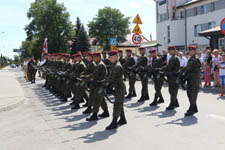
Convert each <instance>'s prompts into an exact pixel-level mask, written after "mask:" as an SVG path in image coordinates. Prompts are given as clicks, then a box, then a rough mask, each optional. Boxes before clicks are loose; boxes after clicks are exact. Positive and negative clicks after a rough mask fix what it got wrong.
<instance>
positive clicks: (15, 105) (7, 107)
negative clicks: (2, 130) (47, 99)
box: [0, 97, 26, 112]
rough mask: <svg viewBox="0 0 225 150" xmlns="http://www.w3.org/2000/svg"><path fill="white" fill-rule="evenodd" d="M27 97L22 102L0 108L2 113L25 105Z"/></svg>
mask: <svg viewBox="0 0 225 150" xmlns="http://www.w3.org/2000/svg"><path fill="white" fill-rule="evenodd" d="M25 101H26V100H25V97H24V98H23V99H22V100H20V101H17V102H15V103H11V104H8V105H5V106H2V107H0V112H5V111H9V110H12V109H14V108H17V107H18V106H20V105H22V104H24V103H25Z"/></svg>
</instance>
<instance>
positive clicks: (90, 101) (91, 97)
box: [88, 89, 95, 107]
mask: <svg viewBox="0 0 225 150" xmlns="http://www.w3.org/2000/svg"><path fill="white" fill-rule="evenodd" d="M94 92H95V90H94V89H90V94H89V98H88V107H92V106H93V101H94V100H93V98H94V94H95V93H94Z"/></svg>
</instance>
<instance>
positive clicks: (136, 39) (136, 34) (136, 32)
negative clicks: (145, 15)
mask: <svg viewBox="0 0 225 150" xmlns="http://www.w3.org/2000/svg"><path fill="white" fill-rule="evenodd" d="M133 23H134V24H136V26H135V27H134V29H133V31H132V33H134V34H133V36H132V41H133V43H134V44H141V41H142V36H141V34H142V31H141V28H140V27H139V24H142V20H141V17H140V16H139V14H137V15H136V17H135V18H134V20H133Z"/></svg>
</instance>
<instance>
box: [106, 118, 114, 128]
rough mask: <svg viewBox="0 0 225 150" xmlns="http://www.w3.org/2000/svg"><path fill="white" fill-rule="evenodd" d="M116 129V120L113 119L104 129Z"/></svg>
mask: <svg viewBox="0 0 225 150" xmlns="http://www.w3.org/2000/svg"><path fill="white" fill-rule="evenodd" d="M116 128H117V118H115V117H113V120H112V122H111V123H110V125H109V126H107V127H106V130H112V129H116Z"/></svg>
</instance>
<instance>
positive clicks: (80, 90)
mask: <svg viewBox="0 0 225 150" xmlns="http://www.w3.org/2000/svg"><path fill="white" fill-rule="evenodd" d="M83 84H84V83H81V82H79V81H78V82H76V85H75V86H76V90H75V95H76V102H77V103H80V102H81V101H82V98H83V95H84V92H85V89H84V86H83Z"/></svg>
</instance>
